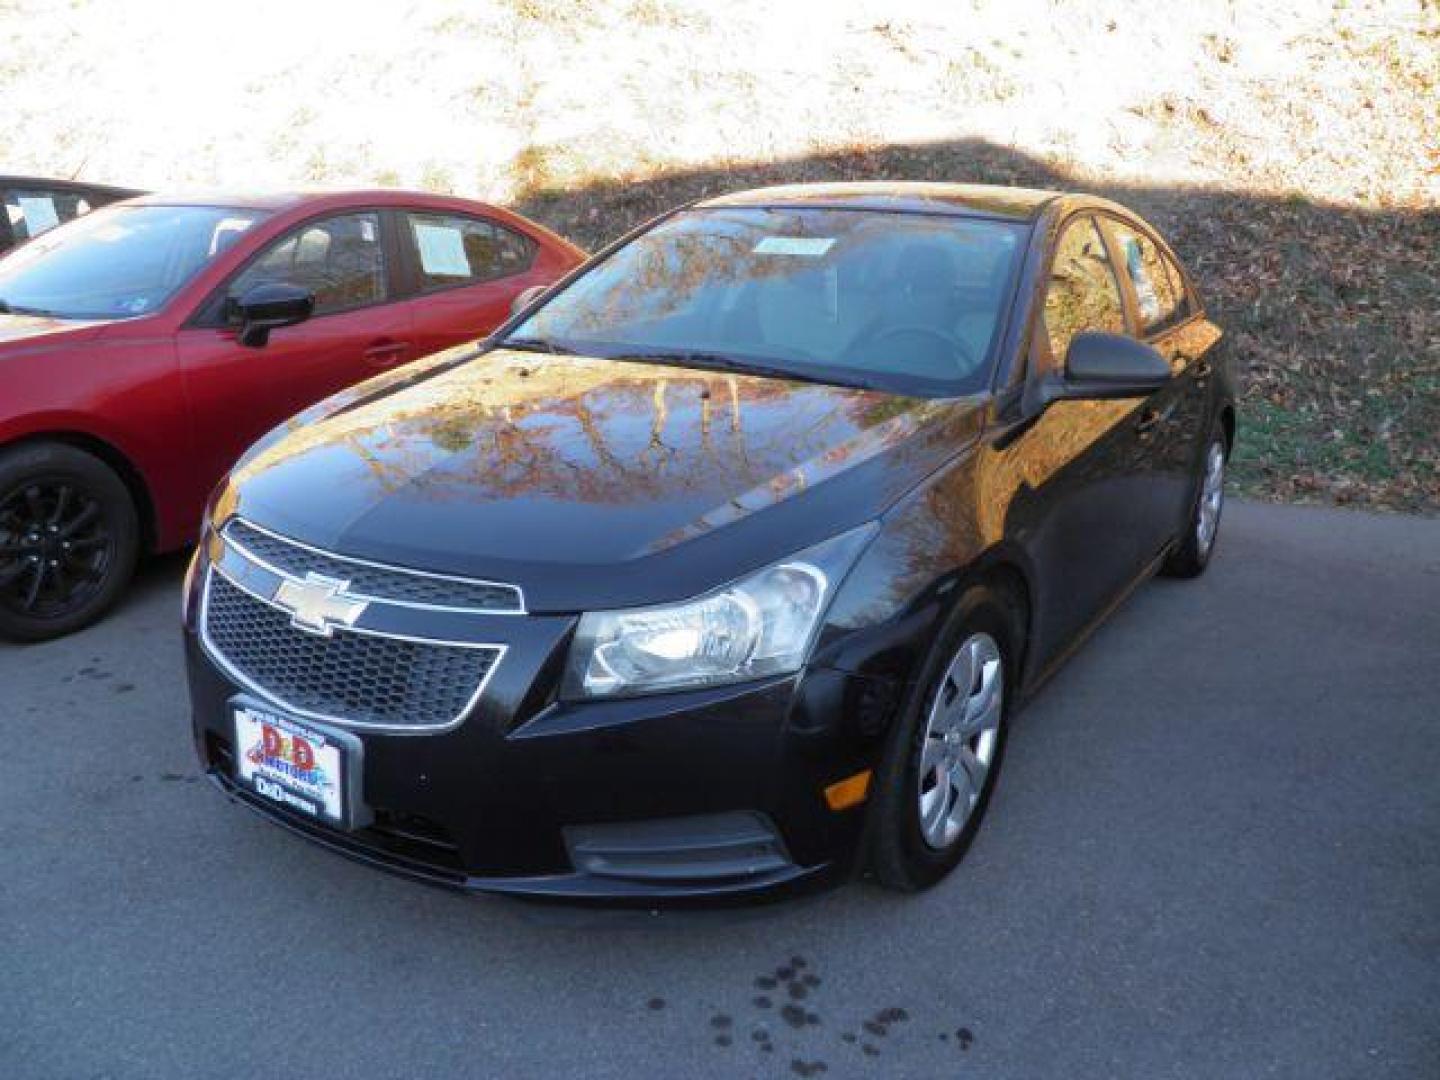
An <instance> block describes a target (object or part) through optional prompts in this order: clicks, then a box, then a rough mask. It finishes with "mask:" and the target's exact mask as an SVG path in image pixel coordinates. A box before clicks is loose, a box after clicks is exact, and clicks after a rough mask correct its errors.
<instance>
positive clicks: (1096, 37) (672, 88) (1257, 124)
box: [0, 0, 1440, 512]
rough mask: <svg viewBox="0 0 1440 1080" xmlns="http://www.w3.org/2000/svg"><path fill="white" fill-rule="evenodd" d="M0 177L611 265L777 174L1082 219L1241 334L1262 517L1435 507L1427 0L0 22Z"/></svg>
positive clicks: (1438, 178) (131, 6) (864, 1)
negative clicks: (1096, 205) (471, 211)
mask: <svg viewBox="0 0 1440 1080" xmlns="http://www.w3.org/2000/svg"><path fill="white" fill-rule="evenodd" d="M0 31H3V33H4V38H5V41H6V48H5V50H4V52H3V53H0V100H3V101H4V102H5V103H6V106H7V117H8V118H9V121H10V122H9V123H8V124H7V125H6V130H5V132H4V134H0V170H15V171H36V172H47V173H56V174H61V175H72V174H76V173H78V174H80V175H84V176H88V177H92V178H95V179H108V180H113V181H115V182H123V183H136V184H142V185H149V186H152V187H160V188H170V189H173V188H177V187H183V188H190V187H197V186H200V187H214V186H219V187H228V188H240V187H255V186H268V187H274V186H295V185H339V184H344V185H354V184H366V185H371V184H383V185H403V186H412V187H426V188H433V189H440V190H451V191H455V192H460V193H465V194H471V195H478V196H480V197H483V198H488V199H492V200H495V201H499V202H507V203H511V204H514V205H517V206H518V207H519V208H520V209H522V210H523V211H525V212H527V213H531V214H533V215H534V216H536V217H538V218H540V219H541V220H544V221H546V222H547V223H548V224H550V225H552V226H553V227H556V228H558V229H560V230H561V231H562V232H565V233H567V234H568V235H570V236H572V237H574V238H575V239H577V240H579V241H580V242H582V243H585V244H587V245H589V246H594V245H597V244H599V243H601V242H603V241H604V240H605V239H607V238H609V237H612V236H614V235H616V234H618V233H619V232H621V231H623V230H624V229H625V228H627V227H629V226H630V225H631V224H633V223H635V222H636V221H639V220H642V219H644V218H645V217H647V216H649V215H651V214H653V213H655V212H657V211H659V210H660V209H663V208H664V207H666V206H669V205H673V204H674V203H675V202H678V201H682V200H685V199H689V198H695V197H698V196H701V195H705V194H713V193H715V192H718V191H721V190H725V189H727V188H734V187H741V186H747V185H752V184H756V183H768V182H773V181H777V180H790V179H832V178H891V177H898V178H917V179H918V178H923V179H954V180H980V181H993V182H1021V183H1029V184H1038V185H1041V186H1057V187H1078V188H1086V189H1090V190H1096V191H1099V192H1101V193H1103V194H1108V195H1111V196H1113V197H1115V198H1118V199H1120V200H1121V201H1123V202H1127V203H1130V204H1132V205H1134V206H1136V207H1137V209H1140V210H1141V211H1142V212H1145V213H1147V214H1149V215H1150V216H1151V217H1152V218H1153V219H1154V220H1155V221H1156V223H1157V224H1158V225H1160V226H1161V227H1162V228H1164V229H1165V230H1166V231H1167V232H1168V233H1169V234H1170V235H1171V237H1172V239H1174V241H1175V242H1176V244H1177V246H1178V248H1179V250H1180V252H1181V254H1182V256H1184V257H1185V258H1186V260H1187V262H1188V263H1189V265H1190V266H1191V268H1192V270H1193V271H1194V272H1195V274H1196V276H1197V278H1198V279H1199V282H1200V285H1201V288H1202V290H1203V291H1204V293H1205V295H1206V298H1207V300H1208V301H1209V302H1210V304H1211V306H1212V307H1213V308H1214V309H1215V311H1216V312H1217V314H1218V317H1219V320H1220V321H1221V322H1223V323H1224V324H1225V325H1226V327H1227V328H1228V329H1229V331H1230V332H1231V333H1232V334H1233V336H1234V341H1235V344H1236V346H1237V355H1238V357H1239V359H1240V363H1241V366H1242V376H1243V379H1244V386H1245V392H1244V393H1245V400H1244V404H1243V410H1242V428H1241V432H1240V442H1239V448H1238V456H1237V469H1236V475H1237V479H1238V481H1239V483H1240V485H1241V486H1242V488H1243V489H1244V490H1245V491H1247V492H1249V493H1252V494H1259V495H1263V496H1267V497H1273V498H1283V499H1299V500H1318V501H1328V502H1341V503H1357V504H1361V505H1370V506H1381V507H1391V508H1396V509H1411V510H1422V511H1429V512H1435V511H1437V510H1440V440H1437V438H1436V434H1435V433H1436V431H1437V428H1440V270H1437V265H1440V260H1437V258H1436V257H1435V255H1434V252H1435V251H1437V250H1440V4H1437V3H1436V0H1374V2H1360V0H1357V2H1334V3H1297V2H1293V0H1292V2H1288V3H1287V2H1279V3H1267V4H1259V3H1243V4H1242V3H1223V2H1216V0H1191V2H1189V3H1186V4H1184V5H1167V4H1156V3H1153V2H1149V3H1113V4H1107V5H1084V6H1083V10H1082V5H1080V4H1060V3H1024V2H1009V3H991V4H987V3H979V2H975V3H949V4H930V3H903V2H899V0H833V2H830V3H827V4H824V5H811V4H808V3H789V4H783V3H774V2H760V0H670V2H665V0H592V2H590V3H584V4H578V3H566V2H561V0H506V2H496V3H488V4H487V3H446V2H440V0H411V2H409V3H406V4H403V5H400V4H391V5H383V6H381V5H374V6H359V5H354V4H347V3H329V2H310V3H306V4H303V5H297V4H282V3H277V2H274V0H256V2H254V3H251V4H248V5H246V7H245V10H244V13H243V15H242V14H238V13H237V12H236V10H235V8H234V6H233V5H230V4H218V3H216V4H210V3H202V2H198V0H197V2H193V3H190V4H178V3H165V2H160V0H154V2H151V0H128V2H127V3H125V4H102V3H98V2H95V3H88V2H85V0H73V2H71V0H66V2H58V3H57V2H41V0H0Z"/></svg>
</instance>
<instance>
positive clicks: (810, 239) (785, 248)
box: [754, 236, 835, 259]
mask: <svg viewBox="0 0 1440 1080" xmlns="http://www.w3.org/2000/svg"><path fill="white" fill-rule="evenodd" d="M834 243H835V240H834V238H833V237H819V236H767V237H765V239H763V240H761V241H760V242H759V243H758V244H756V245H755V248H754V252H755V254H756V255H801V256H804V257H805V258H807V259H815V258H819V257H820V256H821V255H824V254H825V253H826V252H827V251H829V250H830V248H831V247H832V246H833V245H834Z"/></svg>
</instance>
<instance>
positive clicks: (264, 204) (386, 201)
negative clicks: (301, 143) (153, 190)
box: [131, 188, 494, 213]
mask: <svg viewBox="0 0 1440 1080" xmlns="http://www.w3.org/2000/svg"><path fill="white" fill-rule="evenodd" d="M131 201H132V204H136V205H140V206H212V207H220V208H226V209H235V210H265V211H270V212H272V213H273V212H277V211H283V210H291V209H294V208H296V207H300V206H306V207H312V208H315V209H323V208H325V207H330V206H335V207H345V206H432V207H442V206H449V207H455V208H457V209H458V208H461V207H470V208H475V207H485V208H487V209H494V208H493V207H491V206H490V204H488V203H482V202H480V201H478V200H476V199H462V198H458V197H456V196H452V195H437V194H435V193H434V192H433V191H401V190H396V189H394V188H375V189H371V190H356V191H326V190H315V191H270V192H233V191H196V192H173V193H158V194H154V195H145V196H142V197H141V198H138V199H133V200H131Z"/></svg>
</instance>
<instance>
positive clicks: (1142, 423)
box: [1135, 402, 1175, 439]
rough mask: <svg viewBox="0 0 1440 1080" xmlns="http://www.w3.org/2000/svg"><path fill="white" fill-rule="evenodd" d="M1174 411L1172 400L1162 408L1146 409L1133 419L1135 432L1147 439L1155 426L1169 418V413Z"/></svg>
mask: <svg viewBox="0 0 1440 1080" xmlns="http://www.w3.org/2000/svg"><path fill="white" fill-rule="evenodd" d="M1174 411H1175V404H1174V402H1171V403H1170V404H1169V405H1167V406H1165V408H1163V409H1146V410H1145V411H1144V412H1142V413H1141V414H1140V419H1138V420H1136V421H1135V433H1136V434H1137V435H1139V436H1140V437H1141V438H1142V439H1148V438H1149V437H1150V436H1151V435H1153V434H1154V433H1155V429H1156V428H1158V427H1159V426H1160V425H1161V424H1163V423H1164V422H1165V421H1166V420H1169V419H1170V414H1171V413H1173V412H1174Z"/></svg>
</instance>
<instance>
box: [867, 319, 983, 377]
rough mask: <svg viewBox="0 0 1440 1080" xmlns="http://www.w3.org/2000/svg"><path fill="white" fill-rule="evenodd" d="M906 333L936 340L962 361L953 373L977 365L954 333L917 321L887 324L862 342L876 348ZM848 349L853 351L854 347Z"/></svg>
mask: <svg viewBox="0 0 1440 1080" xmlns="http://www.w3.org/2000/svg"><path fill="white" fill-rule="evenodd" d="M907 335H908V336H910V337H915V336H919V337H927V338H930V339H931V340H932V341H937V342H939V343H940V345H941V346H943V347H944V348H945V349H946V350H948V351H949V352H950V353H951V354H953V355H955V356H956V357H958V358H959V359H960V361H961V362H962V366H961V368H960V369H959V370H957V371H955V372H953V374H956V375H964V374H966V373H967V372H970V371H973V370H974V369H975V367H976V365H977V361H976V359H975V354H974V353H973V352H971V351H970V346H969V345H966V344H965V342H963V341H961V340H960V339H959V338H958V337H956V336H955V335H954V334H952V333H950V332H949V331H946V330H940V329H938V328H936V327H934V326H922V325H920V324H919V323H902V324H901V325H899V326H887V327H885V328H884V329H883V330H879V331H877V332H876V333H874V334H872V335H870V336H869V338H868V340H865V341H864V342H863V344H864V345H865V347H866V349H867V350H869V349H878V348H879V347H880V345H881V344H882V343H884V342H887V341H892V340H894V339H896V338H903V337H905V336H907ZM849 351H850V352H854V349H851V350H849ZM944 374H946V375H949V374H952V373H951V372H945V373H944Z"/></svg>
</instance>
